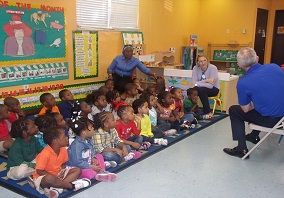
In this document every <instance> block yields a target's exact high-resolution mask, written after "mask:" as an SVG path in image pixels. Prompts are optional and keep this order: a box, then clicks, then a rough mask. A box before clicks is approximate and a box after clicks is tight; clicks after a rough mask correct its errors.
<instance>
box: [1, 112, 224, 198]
mask: <svg viewBox="0 0 284 198" xmlns="http://www.w3.org/2000/svg"><path fill="white" fill-rule="evenodd" d="M227 116H228V115H227V114H224V113H215V115H214V117H213V119H210V120H201V121H199V122H198V124H197V125H196V126H195V127H194V128H191V129H189V130H182V131H179V132H178V133H177V134H176V135H174V136H169V137H167V139H168V145H167V146H156V145H153V146H151V147H150V148H149V149H148V150H147V151H143V152H142V157H141V158H139V159H137V160H130V161H128V162H124V163H121V164H120V165H118V166H117V167H115V168H112V169H109V170H108V171H110V172H114V173H117V172H120V171H122V170H124V169H125V168H128V167H129V166H132V165H133V164H135V163H139V161H141V160H144V159H146V158H147V157H149V156H151V155H153V154H155V153H157V152H159V151H161V150H163V149H166V148H168V147H169V146H171V145H173V144H175V143H177V142H179V141H181V140H183V139H184V138H187V137H189V136H191V135H193V134H195V133H197V132H199V131H201V130H202V129H204V128H206V127H208V126H210V125H212V124H214V123H216V122H218V121H220V120H222V119H224V118H226V117H227ZM6 165H7V158H5V157H1V156H0V185H1V186H3V187H4V188H7V189H9V190H12V191H14V192H16V193H18V194H20V195H23V196H26V197H29V198H33V197H35V198H44V197H46V196H45V195H42V194H40V193H38V192H37V191H36V190H35V189H34V188H32V187H31V186H30V185H29V184H28V181H27V180H26V179H22V180H18V181H14V180H11V179H8V178H7V171H6ZM97 183H98V182H97V181H96V180H93V181H92V185H91V186H90V187H89V188H91V187H92V186H93V185H96V184H97ZM83 190H85V189H81V190H79V191H76V192H74V191H67V190H66V191H64V192H63V193H62V194H60V196H59V197H62V198H65V197H71V196H73V195H75V194H77V193H80V192H81V191H83Z"/></svg>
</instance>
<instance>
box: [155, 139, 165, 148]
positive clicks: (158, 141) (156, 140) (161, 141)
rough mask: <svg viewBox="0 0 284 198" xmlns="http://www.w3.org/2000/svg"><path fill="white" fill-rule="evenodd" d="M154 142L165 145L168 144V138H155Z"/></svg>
mask: <svg viewBox="0 0 284 198" xmlns="http://www.w3.org/2000/svg"><path fill="white" fill-rule="evenodd" d="M154 143H155V144H158V145H161V146H167V145H168V140H167V139H164V138H155V139H154Z"/></svg>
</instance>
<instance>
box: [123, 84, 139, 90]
mask: <svg viewBox="0 0 284 198" xmlns="http://www.w3.org/2000/svg"><path fill="white" fill-rule="evenodd" d="M136 88H137V87H136V85H135V84H134V83H127V84H126V85H125V91H130V90H132V89H136Z"/></svg>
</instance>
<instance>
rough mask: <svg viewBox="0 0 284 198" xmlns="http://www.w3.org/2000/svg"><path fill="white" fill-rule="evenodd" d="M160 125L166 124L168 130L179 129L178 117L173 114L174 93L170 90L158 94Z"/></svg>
mask: <svg viewBox="0 0 284 198" xmlns="http://www.w3.org/2000/svg"><path fill="white" fill-rule="evenodd" d="M158 102H159V105H158V108H157V110H158V113H159V115H158V125H164V126H166V127H165V128H166V129H167V130H169V129H176V130H178V129H179V126H178V125H177V124H176V121H177V119H176V117H175V116H174V114H173V110H174V109H175V107H174V104H173V99H172V94H171V93H170V92H168V91H164V92H162V93H160V94H159V95H158Z"/></svg>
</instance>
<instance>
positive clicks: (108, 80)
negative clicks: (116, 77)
mask: <svg viewBox="0 0 284 198" xmlns="http://www.w3.org/2000/svg"><path fill="white" fill-rule="evenodd" d="M110 81H111V82H113V80H112V79H110V78H108V79H107V80H106V81H105V85H106V84H107V83H108V82H110Z"/></svg>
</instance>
